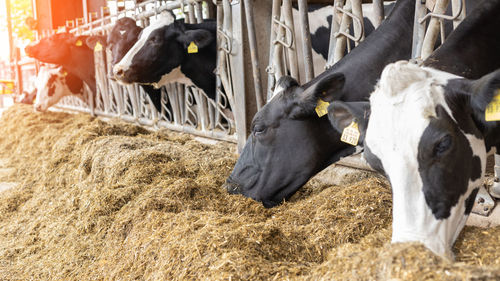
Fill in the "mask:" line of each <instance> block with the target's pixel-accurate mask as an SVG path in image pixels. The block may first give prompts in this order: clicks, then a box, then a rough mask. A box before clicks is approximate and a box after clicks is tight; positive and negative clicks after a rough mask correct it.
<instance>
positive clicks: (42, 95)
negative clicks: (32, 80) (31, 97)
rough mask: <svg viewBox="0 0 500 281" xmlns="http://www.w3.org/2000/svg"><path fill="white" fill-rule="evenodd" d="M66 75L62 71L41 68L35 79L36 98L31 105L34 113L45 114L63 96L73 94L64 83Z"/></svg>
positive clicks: (59, 69)
mask: <svg viewBox="0 0 500 281" xmlns="http://www.w3.org/2000/svg"><path fill="white" fill-rule="evenodd" d="M66 75H68V73H67V72H66V71H65V70H63V69H62V67H58V68H50V67H46V66H42V67H41V68H40V71H39V72H38V76H37V79H36V85H35V86H36V89H37V96H36V102H35V104H34V105H33V107H34V108H35V110H36V111H41V112H45V111H47V110H48V109H49V108H50V107H51V106H53V105H54V104H56V103H58V102H59V101H60V100H61V99H62V98H63V97H64V96H68V95H73V94H74V93H73V92H72V91H71V89H70V88H69V86H68V84H67V83H66V79H65V78H66Z"/></svg>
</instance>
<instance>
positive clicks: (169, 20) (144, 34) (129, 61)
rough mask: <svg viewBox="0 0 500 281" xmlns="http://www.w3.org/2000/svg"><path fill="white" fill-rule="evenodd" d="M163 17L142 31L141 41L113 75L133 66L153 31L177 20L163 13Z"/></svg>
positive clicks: (115, 68) (124, 58) (118, 64)
mask: <svg viewBox="0 0 500 281" xmlns="http://www.w3.org/2000/svg"><path fill="white" fill-rule="evenodd" d="M161 15H162V16H161V18H160V19H159V20H158V21H157V22H154V23H153V24H151V25H149V26H147V27H146V28H144V29H143V30H142V33H141V35H140V37H139V40H137V42H136V43H135V44H134V46H132V48H130V50H129V51H128V52H127V54H126V55H125V56H124V57H123V58H122V60H121V61H120V62H119V63H117V64H116V65H115V66H114V67H113V73H114V74H115V75H116V73H117V72H119V71H120V70H121V71H124V72H125V71H127V70H128V69H129V68H130V65H131V64H132V60H133V59H134V57H135V55H136V54H137V53H139V51H140V50H141V49H142V48H143V47H144V45H145V44H146V41H147V40H148V38H149V35H150V34H151V33H152V32H153V31H155V30H157V29H159V28H162V27H164V26H167V25H170V24H172V23H173V22H174V20H175V19H174V17H173V16H172V15H171V14H170V13H162V14H161Z"/></svg>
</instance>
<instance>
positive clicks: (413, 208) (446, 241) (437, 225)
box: [392, 184, 478, 260]
mask: <svg viewBox="0 0 500 281" xmlns="http://www.w3.org/2000/svg"><path fill="white" fill-rule="evenodd" d="M408 191H409V190H406V191H403V190H402V189H401V188H398V185H397V184H393V201H394V202H393V222H392V243H399V242H420V243H422V244H423V245H424V246H425V247H426V248H428V249H429V250H431V251H432V252H434V253H435V254H437V255H439V256H442V257H444V258H446V259H449V260H453V259H454V255H453V252H452V247H453V244H454V243H455V240H456V239H457V237H458V235H459V233H460V231H461V230H462V229H463V227H464V226H465V222H466V220H467V218H468V215H469V213H470V210H471V209H472V204H473V203H474V199H475V197H476V194H477V191H478V189H477V188H474V189H473V188H469V190H468V192H466V194H464V195H462V196H461V198H460V199H459V201H458V202H457V203H456V204H455V205H454V206H453V207H451V209H449V215H448V216H447V217H446V218H443V217H439V218H437V217H436V214H435V213H433V211H432V210H431V208H430V207H429V206H428V204H427V203H426V199H425V195H424V193H423V192H421V191H420V192H408Z"/></svg>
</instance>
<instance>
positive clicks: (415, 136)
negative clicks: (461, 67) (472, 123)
mask: <svg viewBox="0 0 500 281" xmlns="http://www.w3.org/2000/svg"><path fill="white" fill-rule="evenodd" d="M456 77H457V76H455V75H451V74H448V73H445V72H441V71H437V70H434V69H430V68H422V67H418V66H416V65H399V66H398V65H396V66H394V65H393V67H392V68H390V69H385V70H384V73H383V74H382V77H381V80H380V82H379V84H378V86H377V88H376V89H375V92H374V93H373V94H372V95H371V96H370V106H371V114H370V121H369V123H368V128H367V132H366V140H365V142H366V145H367V146H368V147H369V149H370V150H371V152H372V153H373V154H375V155H376V156H377V157H379V158H380V159H381V161H382V163H383V165H384V168H386V169H388V168H389V167H388V165H391V164H395V165H396V162H398V161H395V160H394V159H391V160H389V161H388V159H385V160H386V161H384V157H385V158H387V157H389V155H392V156H391V157H390V158H404V159H406V160H405V161H406V162H415V163H414V166H417V164H416V161H417V159H416V155H417V150H418V144H419V142H420V139H421V138H422V136H423V134H424V131H425V129H426V128H427V127H428V126H429V123H430V120H431V119H432V118H436V117H437V114H436V108H437V107H438V106H442V107H443V108H444V109H445V111H446V112H447V113H448V115H449V116H450V117H451V118H452V119H453V114H452V112H451V110H450V108H449V106H448V105H447V103H446V101H445V90H444V89H445V88H444V87H443V86H445V85H446V84H447V83H448V80H450V79H455V78H456ZM409 154H411V156H410V155H409ZM403 155H407V156H408V157H404V156H403ZM382 156H383V157H382ZM386 162H387V163H386ZM399 164H401V163H399ZM407 164H409V163H407ZM386 172H389V171H386Z"/></svg>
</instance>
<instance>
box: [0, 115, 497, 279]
mask: <svg viewBox="0 0 500 281" xmlns="http://www.w3.org/2000/svg"><path fill="white" fill-rule="evenodd" d="M0 122H1V123H0V124H1V126H0V160H1V161H0V165H1V166H3V167H1V168H10V169H12V168H14V172H11V173H5V174H0V182H18V183H19V185H18V187H16V188H13V189H10V190H7V191H4V192H2V193H0V279H2V280H9V279H10V280H12V279H43V280H46V279H57V280H89V279H107V280H117V279H119V280H132V279H139V280H142V279H146V280H320V279H323V280H390V279H392V280H424V279H427V280H428V279H431V280H432V279H435V280H464V279H465V280H498V279H500V269H499V268H500V254H498V253H497V249H500V229H499V228H493V229H479V228H472V227H467V228H466V229H465V231H464V232H463V233H462V235H461V236H460V238H459V240H458V242H457V244H456V246H455V250H454V251H455V253H456V254H457V261H456V262H449V261H446V260H443V259H441V258H440V257H437V256H435V255H433V254H432V253H430V252H429V251H427V250H426V249H425V248H423V247H422V246H420V245H414V244H397V245H390V244H389V241H390V232H391V230H390V227H391V226H390V224H391V194H390V190H389V188H388V185H387V183H386V182H385V180H384V179H382V178H379V177H370V178H365V179H362V180H360V181H357V182H355V183H352V184H347V185H345V186H327V185H324V184H321V183H320V181H316V180H314V179H313V180H311V181H310V182H309V183H308V184H307V185H306V186H305V187H304V188H303V189H302V190H301V191H300V192H298V193H297V194H296V195H295V196H294V197H292V198H291V200H290V201H289V202H286V203H284V204H283V205H281V206H279V207H277V208H273V209H265V208H263V207H262V206H261V205H260V204H259V203H256V202H254V201H252V200H250V199H246V198H244V197H242V196H236V195H229V194H227V193H226V192H225V191H223V190H222V188H221V185H222V184H223V182H224V180H225V178H226V177H227V176H228V175H229V173H230V172H231V170H232V168H233V166H234V163H235V161H236V159H237V156H236V155H235V148H234V146H233V145H229V144H226V143H219V144H217V145H215V146H208V145H205V144H201V143H198V142H196V141H195V140H193V139H192V138H191V137H189V136H186V135H182V134H178V133H173V132H170V131H159V132H149V131H147V130H145V129H143V128H140V127H138V126H134V125H130V124H124V123H121V122H120V121H115V120H112V121H110V122H104V121H101V120H99V119H96V118H92V117H90V116H88V115H82V114H77V115H73V114H67V113H54V112H51V113H46V114H38V113H34V112H32V109H31V107H27V106H18V105H16V106H13V107H11V108H10V109H9V110H7V111H6V112H4V113H3V116H2V119H1V120H0Z"/></svg>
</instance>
